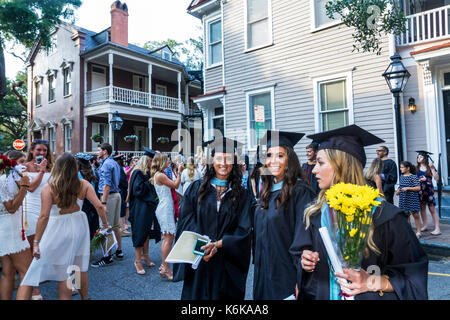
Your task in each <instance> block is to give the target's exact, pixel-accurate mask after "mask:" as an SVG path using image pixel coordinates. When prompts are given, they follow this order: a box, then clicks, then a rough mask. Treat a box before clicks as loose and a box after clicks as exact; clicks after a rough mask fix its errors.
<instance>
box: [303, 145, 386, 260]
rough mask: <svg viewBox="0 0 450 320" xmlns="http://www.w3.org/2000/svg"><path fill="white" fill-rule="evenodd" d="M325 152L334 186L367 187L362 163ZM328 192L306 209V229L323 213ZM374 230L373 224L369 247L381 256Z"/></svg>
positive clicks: (320, 195) (351, 157)
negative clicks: (346, 184)
mask: <svg viewBox="0 0 450 320" xmlns="http://www.w3.org/2000/svg"><path fill="white" fill-rule="evenodd" d="M324 152H325V154H326V156H327V158H328V161H330V164H331V166H332V167H333V169H334V177H333V181H332V185H335V184H338V183H341V182H343V183H352V184H356V185H360V186H363V185H366V180H365V178H364V173H363V166H362V163H361V162H360V161H359V160H357V159H356V158H355V157H354V156H352V155H350V154H348V153H347V152H344V151H341V150H334V149H324ZM326 191H327V189H324V190H322V191H320V193H319V196H318V197H317V200H316V202H314V203H312V204H311V205H310V206H309V207H308V208H306V209H305V212H304V220H305V222H306V229H308V228H309V227H310V224H311V217H312V216H315V215H317V214H319V213H320V212H321V209H322V206H323V205H324V204H325V201H326V196H325V193H326ZM374 230H375V227H374V225H373V222H372V225H371V226H370V230H369V234H368V236H367V246H368V247H369V249H370V250H372V251H373V252H375V253H376V254H380V253H381V252H380V250H379V249H378V248H377V246H376V245H375V242H374V241H373V233H374ZM368 253H369V252H368V251H367V250H366V252H365V256H366V257H367V256H368Z"/></svg>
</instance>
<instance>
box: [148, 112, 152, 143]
mask: <svg viewBox="0 0 450 320" xmlns="http://www.w3.org/2000/svg"><path fill="white" fill-rule="evenodd" d="M152 130H153V118H148V147H149V148H150V149H153V134H152Z"/></svg>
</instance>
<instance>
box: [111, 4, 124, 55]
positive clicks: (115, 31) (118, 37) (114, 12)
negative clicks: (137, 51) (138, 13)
mask: <svg viewBox="0 0 450 320" xmlns="http://www.w3.org/2000/svg"><path fill="white" fill-rule="evenodd" d="M111 42H114V43H117V44H120V45H122V46H125V47H128V7H127V5H126V3H122V2H120V1H114V2H113V4H112V5H111Z"/></svg>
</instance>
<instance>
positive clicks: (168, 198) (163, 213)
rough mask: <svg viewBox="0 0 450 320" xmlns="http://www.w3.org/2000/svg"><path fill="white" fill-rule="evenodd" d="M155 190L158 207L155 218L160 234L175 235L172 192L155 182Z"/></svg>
mask: <svg viewBox="0 0 450 320" xmlns="http://www.w3.org/2000/svg"><path fill="white" fill-rule="evenodd" d="M158 174H161V173H158ZM155 178H156V176H155ZM155 189H156V194H157V195H158V200H159V202H158V207H157V208H156V218H157V219H158V222H159V226H160V228H161V233H170V234H175V233H176V232H177V228H176V226H175V217H174V214H175V211H174V208H173V198H172V192H171V191H170V188H169V187H167V186H165V185H162V186H158V184H157V183H156V182H155Z"/></svg>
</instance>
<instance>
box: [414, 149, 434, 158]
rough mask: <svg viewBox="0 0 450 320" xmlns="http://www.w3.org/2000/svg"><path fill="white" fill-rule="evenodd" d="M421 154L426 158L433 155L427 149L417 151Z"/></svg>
mask: <svg viewBox="0 0 450 320" xmlns="http://www.w3.org/2000/svg"><path fill="white" fill-rule="evenodd" d="M416 152H417V153H418V154H419V155H421V156H423V157H425V158H429V157H430V155H432V153H431V152H428V151H425V150H418V151H416Z"/></svg>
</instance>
